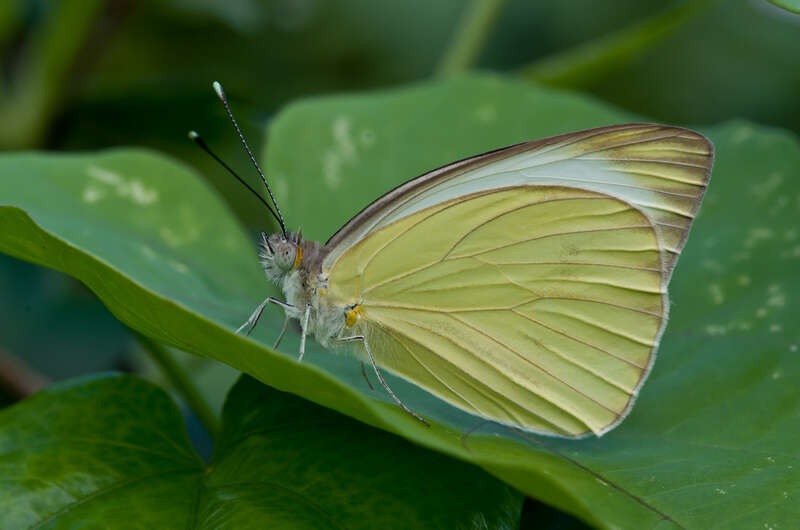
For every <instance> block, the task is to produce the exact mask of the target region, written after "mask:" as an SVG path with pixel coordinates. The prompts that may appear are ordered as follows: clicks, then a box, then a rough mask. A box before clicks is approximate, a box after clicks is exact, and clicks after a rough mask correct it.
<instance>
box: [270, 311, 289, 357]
mask: <svg viewBox="0 0 800 530" xmlns="http://www.w3.org/2000/svg"><path fill="white" fill-rule="evenodd" d="M289 320H290V319H289V317H286V318H284V319H283V327H282V328H281V333H280V335H278V338H277V339H276V340H275V344H273V345H272V349H273V350H277V349H278V346H280V344H281V340H283V336H284V335H286V330H287V329H289Z"/></svg>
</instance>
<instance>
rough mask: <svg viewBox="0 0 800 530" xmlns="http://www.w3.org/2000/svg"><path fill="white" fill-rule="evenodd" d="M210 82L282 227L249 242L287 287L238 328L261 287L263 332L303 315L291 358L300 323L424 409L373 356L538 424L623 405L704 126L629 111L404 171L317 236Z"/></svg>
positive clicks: (698, 194)
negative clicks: (286, 208) (278, 316)
mask: <svg viewBox="0 0 800 530" xmlns="http://www.w3.org/2000/svg"><path fill="white" fill-rule="evenodd" d="M214 87H215V90H216V91H217V95H218V96H219V97H220V99H221V100H222V101H223V103H224V104H225V108H226V110H227V111H228V114H229V117H230V119H231V121H232V122H233V123H234V126H235V127H236V130H237V132H238V133H239V136H240V138H241V139H242V142H243V144H244V146H245V149H246V150H247V152H248V154H249V155H250V158H251V160H252V161H253V163H254V164H255V165H256V168H257V169H258V172H259V174H260V175H261V178H262V180H263V182H264V184H265V185H266V186H267V190H268V191H269V195H270V197H271V199H272V204H273V205H274V206H275V208H274V210H273V209H272V208H271V207H270V206H269V204H267V202H266V201H265V200H263V199H262V202H264V204H265V205H267V207H268V208H269V209H270V211H271V212H272V214H273V216H274V217H275V219H276V220H278V222H279V224H280V226H281V231H280V232H277V233H274V234H270V235H267V234H262V239H261V242H260V245H259V256H260V261H261V264H262V266H263V268H264V271H265V273H266V276H267V277H268V278H269V279H270V280H271V281H273V282H275V283H276V284H277V285H278V286H279V287H280V288H281V290H282V291H283V294H284V297H285V299H284V300H279V299H277V298H273V297H269V298H267V299H266V300H264V301H263V302H262V303H261V304H260V305H259V306H258V307H257V308H256V310H255V311H254V312H253V314H252V315H251V316H250V318H249V319H247V321H246V322H245V323H244V324H243V325H242V326H241V327H240V328H239V329H238V330H237V332H242V331H245V330H247V332H248V333H249V332H250V331H252V329H253V328H254V327H255V325H256V324H257V323H258V320H259V318H260V317H261V314H262V312H263V311H264V310H265V308H266V306H267V305H268V304H271V303H274V304H276V305H278V306H280V307H281V308H282V309H283V311H284V313H285V322H284V326H283V330H282V331H281V334H280V335H279V337H278V341H277V342H276V347H277V344H278V343H279V342H280V340H281V338H282V337H283V335H284V333H285V332H286V329H287V327H288V324H289V322H290V321H291V320H297V321H299V323H300V328H301V342H300V352H299V360H301V361H302V358H303V355H304V353H305V344H306V337H307V336H309V335H311V336H313V337H314V338H315V339H316V340H317V341H318V342H319V343H320V344H322V345H323V346H325V347H327V348H331V349H334V350H336V349H337V348H340V347H349V348H350V349H351V350H352V351H354V352H355V353H356V354H357V355H359V356H360V357H361V358H362V360H363V361H364V362H368V363H369V364H370V365H371V366H372V368H373V370H374V372H375V374H376V376H377V378H378V380H379V382H380V383H381V385H382V386H383V388H384V389H385V390H386V391H387V392H388V394H389V395H390V396H391V397H392V399H393V400H394V401H395V402H396V403H397V404H398V405H399V406H400V407H402V408H403V409H404V410H405V411H406V412H408V413H409V414H411V415H412V416H414V417H415V418H417V419H418V420H419V421H421V422H423V423H427V422H426V420H425V419H424V418H422V417H421V416H419V415H418V414H417V413H415V412H414V411H412V410H411V409H410V408H409V407H407V406H406V405H405V404H404V402H403V401H402V399H400V397H398V396H397V395H395V393H394V392H393V391H392V390H391V388H390V387H389V385H388V384H387V383H386V381H385V379H384V378H383V376H382V373H381V372H382V370H385V371H388V372H391V373H392V374H395V375H396V376H399V377H401V378H403V379H406V380H408V381H410V382H412V383H414V384H415V385H417V386H419V387H421V388H423V389H424V390H426V391H427V392H429V393H431V394H433V395H434V396H436V397H438V398H439V399H441V400H444V401H446V402H447V403H449V404H451V405H453V406H455V407H457V408H459V409H461V410H464V411H466V412H468V413H471V414H473V415H475V416H478V417H480V418H483V419H485V420H489V421H492V422H496V423H499V424H503V425H507V426H511V427H514V428H519V429H523V430H525V431H530V432H535V433H539V434H546V435H556V436H563V437H580V436H584V435H588V434H595V435H597V436H600V435H602V434H604V433H606V432H607V431H609V430H610V429H612V428H614V427H615V426H617V425H618V424H619V423H620V422H621V421H622V420H623V419H624V418H625V416H626V415H627V414H628V413H629V412H630V410H631V407H632V405H633V403H634V401H635V400H636V397H637V394H638V392H639V390H640V388H641V387H642V384H643V383H644V381H645V379H646V378H647V375H648V373H649V372H650V369H651V368H652V366H653V362H654V360H655V356H656V350H657V349H658V345H659V340H660V338H661V335H662V333H663V332H664V328H665V326H666V323H667V313H668V308H669V301H668V295H667V285H668V283H669V280H670V277H671V276H672V272H673V270H674V268H675V264H676V262H677V260H678V257H679V255H680V253H681V251H682V249H683V247H684V245H685V243H686V239H687V236H688V234H689V230H690V228H691V225H692V221H693V220H694V217H695V216H696V215H697V211H698V209H699V207H700V203H701V201H702V199H703V195H704V193H705V190H706V187H707V185H708V181H709V178H710V174H711V166H712V163H713V158H714V152H713V146H712V144H711V142H710V141H709V140H708V139H706V138H705V137H704V136H702V135H700V134H698V133H696V132H693V131H691V130H688V129H683V128H679V127H672V126H666V125H659V124H652V123H632V124H624V125H612V126H608V127H600V128H595V129H589V130H585V131H579V132H573V133H568V134H562V135H559V136H553V137H550V138H544V139H540V140H534V141H530V142H525V143H521V144H517V145H512V146H509V147H504V148H502V149H496V150H493V151H489V152H487V153H483V154H480V155H477V156H472V157H469V158H465V159H463V160H459V161H457V162H453V163H451V164H447V165H445V166H442V167H440V168H438V169H434V170H432V171H429V172H427V173H425V174H423V175H420V176H418V177H416V178H414V179H411V180H409V181H408V182H406V183H405V184H402V185H400V186H398V187H397V188H395V189H393V190H391V191H389V192H388V193H386V194H385V195H383V196H381V197H379V198H377V199H376V200H375V201H373V202H372V203H371V204H369V205H368V206H366V207H365V208H364V209H363V210H361V211H360V212H359V213H358V214H356V215H355V217H353V218H352V219H350V220H349V221H348V222H347V223H346V224H345V225H344V226H342V227H341V228H340V229H339V230H337V231H336V233H334V234H333V236H331V237H330V239H328V241H326V242H325V243H324V244H320V243H318V242H315V241H307V240H304V239H303V238H302V235H301V233H300V231H298V232H296V233H291V232H287V231H286V225H285V223H284V221H283V217H282V215H281V213H280V210H279V209H278V207H277V203H276V202H275V200H274V197H272V192H271V191H270V190H269V186H268V184H267V181H266V178H265V177H264V175H263V173H262V172H261V170H260V169H259V168H258V165H257V164H256V163H255V158H254V157H253V155H252V153H251V152H250V150H249V148H248V147H247V143H246V141H245V140H244V137H243V136H242V135H241V131H240V130H239V127H238V125H237V124H236V120H235V119H234V118H233V114H232V113H231V112H230V108H229V106H228V103H227V100H226V98H225V94H224V92H223V91H222V87H221V86H220V85H219V84H218V83H215V84H214ZM191 134H192V133H190V136H191ZM193 134H195V135H196V133H193ZM194 139H195V141H197V140H199V138H194ZM198 143H200V144H201V147H204V148H206V147H205V145H204V144H202V141H200V142H198ZM206 150H208V149H207V148H206ZM209 153H210V151H209ZM212 156H215V155H213V153H212ZM215 158H216V156H215ZM223 165H224V164H223ZM226 167H227V166H226ZM231 172H232V171H231ZM232 173H233V172H232ZM234 176H236V175H235V174H234ZM237 178H239V177H238V176H237ZM239 180H240V181H241V179H239ZM242 182H243V183H244V181H242ZM245 185H247V184H246V183H245ZM248 188H249V186H248ZM250 190H251V191H252V192H253V193H255V194H256V195H257V196H259V198H260V195H258V194H257V193H256V192H255V191H254V190H253V189H252V188H250Z"/></svg>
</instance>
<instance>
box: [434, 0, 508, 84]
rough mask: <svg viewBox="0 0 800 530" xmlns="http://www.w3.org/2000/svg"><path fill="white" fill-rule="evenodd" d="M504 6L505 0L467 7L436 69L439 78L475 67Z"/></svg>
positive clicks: (477, 2)
mask: <svg viewBox="0 0 800 530" xmlns="http://www.w3.org/2000/svg"><path fill="white" fill-rule="evenodd" d="M504 4H505V0H473V1H472V3H471V4H470V5H469V6H467V7H466V9H465V10H464V14H463V15H462V16H461V20H460V21H459V23H458V27H457V28H456V32H455V35H453V39H452V40H451V41H450V45H449V46H448V48H447V51H446V52H445V54H444V56H443V57H442V59H441V60H440V61H439V65H438V66H437V68H436V75H437V76H439V77H443V76H449V75H453V74H457V73H460V72H463V71H465V70H468V69H469V68H471V67H472V66H474V65H475V62H476V61H477V59H478V54H479V53H480V51H481V50H482V49H483V47H484V45H485V44H486V41H487V40H488V39H489V33H490V31H491V30H492V28H493V27H494V23H495V21H496V20H497V15H498V14H499V13H500V10H501V9H502V8H503V5H504Z"/></svg>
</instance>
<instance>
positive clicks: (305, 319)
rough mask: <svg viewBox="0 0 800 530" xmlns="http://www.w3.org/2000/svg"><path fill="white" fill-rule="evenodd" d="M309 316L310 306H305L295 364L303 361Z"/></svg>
mask: <svg viewBox="0 0 800 530" xmlns="http://www.w3.org/2000/svg"><path fill="white" fill-rule="evenodd" d="M309 316H311V304H306V312H305V314H304V315H303V334H302V335H301V336H300V356H299V357H298V358H297V362H301V361H302V360H303V355H305V354H306V335H307V334H308V317H309Z"/></svg>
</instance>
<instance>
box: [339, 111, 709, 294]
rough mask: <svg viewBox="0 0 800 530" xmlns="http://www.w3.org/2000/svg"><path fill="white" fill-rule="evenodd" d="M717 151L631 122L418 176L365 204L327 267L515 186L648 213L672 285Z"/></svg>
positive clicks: (689, 136)
mask: <svg viewBox="0 0 800 530" xmlns="http://www.w3.org/2000/svg"><path fill="white" fill-rule="evenodd" d="M712 161H713V147H712V145H711V143H710V142H709V141H708V140H707V139H706V138H705V137H703V136H702V135H700V134H698V133H696V132H694V131H690V130H687V129H682V128H679V127H669V126H665V125H658V124H647V123H644V124H642V123H640V124H627V125H614V126H610V127H601V128H597V129H589V130H586V131H580V132H575V133H569V134H563V135H560V136H554V137H551V138H545V139H542V140H535V141H532V142H527V143H523V144H519V145H514V146H511V147H506V148H503V149H498V150H496V151H492V152H489V153H485V154H482V155H478V156H475V157H472V158H467V159H464V160H461V161H458V162H455V163H453V164H449V165H447V166H443V167H441V168H439V169H436V170H434V171H430V172H428V173H425V174H424V175H421V176H419V177H417V178H415V179H413V180H410V181H408V182H407V183H405V184H403V185H402V186H399V187H398V188H396V189H394V190H392V191H391V192H389V193H387V194H386V195H384V196H382V197H380V198H379V199H377V200H376V201H375V202H373V203H372V204H370V205H369V206H367V207H366V208H365V209H364V210H362V211H361V212H360V213H359V214H358V215H356V216H355V217H354V218H353V219H351V220H350V221H349V222H348V223H347V224H346V225H344V226H343V227H342V228H341V229H340V230H339V231H338V232H337V233H336V234H334V236H333V237H331V239H330V240H329V241H328V246H329V248H331V249H332V250H331V253H330V254H329V256H328V259H327V261H326V265H328V266H330V264H332V263H333V262H334V261H335V260H336V259H337V258H338V256H339V254H340V253H341V252H344V251H345V250H346V249H347V248H349V247H350V246H352V245H354V244H355V243H356V242H358V241H359V240H361V239H362V238H364V237H365V236H366V235H367V234H369V233H371V232H374V231H376V230H380V229H382V228H384V227H386V226H388V225H389V224H391V223H393V222H395V221H397V220H399V219H401V218H403V217H406V216H408V215H411V214H413V213H415V212H418V211H420V210H424V209H426V208H429V207H431V206H433V205H435V204H437V203H440V202H443V201H447V200H450V199H453V198H454V197H459V196H464V195H468V194H471V193H475V192H481V191H487V190H490V189H495V188H498V187H507V186H516V185H558V186H570V187H576V188H581V189H587V190H592V191H597V192H599V193H604V194H607V195H611V196H613V197H618V198H620V199H622V200H624V201H626V202H628V203H630V204H632V205H634V206H636V207H637V208H638V209H639V210H641V211H642V212H644V213H645V214H646V215H647V216H648V217H649V218H650V220H651V222H652V223H653V224H654V226H655V228H656V233H657V234H658V236H659V238H660V239H661V243H662V247H663V248H664V249H665V251H666V253H665V257H664V277H665V279H666V280H667V281H668V280H669V278H670V276H671V274H672V270H673V268H674V266H675V262H676V261H677V258H678V255H679V254H680V252H681V250H682V249H683V246H684V243H685V242H686V237H687V235H688V232H689V229H690V227H691V223H692V220H693V219H694V216H695V214H696V213H697V209H698V208H699V206H700V202H701V201H702V198H703V194H704V193H705V189H706V185H707V183H708V179H709V177H710V171H711V164H712Z"/></svg>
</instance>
